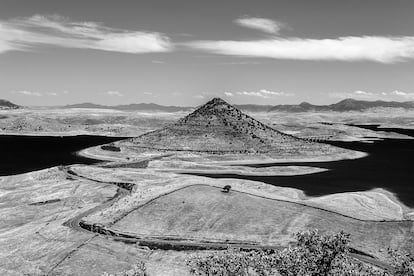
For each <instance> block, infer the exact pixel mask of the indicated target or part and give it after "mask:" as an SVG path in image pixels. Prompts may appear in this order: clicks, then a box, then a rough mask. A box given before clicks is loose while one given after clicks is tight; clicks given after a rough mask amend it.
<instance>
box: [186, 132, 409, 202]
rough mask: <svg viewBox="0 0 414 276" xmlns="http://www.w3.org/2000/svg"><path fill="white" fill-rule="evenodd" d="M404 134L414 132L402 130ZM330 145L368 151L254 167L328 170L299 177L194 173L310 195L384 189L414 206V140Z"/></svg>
mask: <svg viewBox="0 0 414 276" xmlns="http://www.w3.org/2000/svg"><path fill="white" fill-rule="evenodd" d="M401 132H404V134H408V133H409V134H411V135H412V134H414V131H413V130H411V131H406V130H403V131H401ZM326 143H328V144H331V145H334V146H338V147H342V148H346V149H351V150H357V151H362V152H366V153H368V154H369V155H368V156H366V157H364V158H359V159H354V160H340V161H333V162H287V163H274V164H255V165H248V166H251V167H269V166H313V167H320V168H326V169H328V171H324V172H319V173H314V174H307V175H297V176H244V175H243V176H242V175H237V174H194V175H199V176H207V177H212V178H237V179H247V180H253V181H261V182H264V183H268V184H271V185H276V186H282V187H291V188H296V189H300V190H302V191H304V192H305V194H306V195H308V196H323V195H328V194H333V193H341V192H358V191H367V190H371V189H374V188H384V189H386V190H388V191H391V192H392V193H394V194H395V195H396V196H397V198H398V199H399V200H401V201H402V202H403V203H405V204H406V205H407V206H410V207H414V139H384V140H379V141H375V142H373V143H366V142H339V141H330V142H326Z"/></svg>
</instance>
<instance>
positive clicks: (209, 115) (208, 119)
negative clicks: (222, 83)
mask: <svg viewBox="0 0 414 276" xmlns="http://www.w3.org/2000/svg"><path fill="white" fill-rule="evenodd" d="M245 117H247V115H245V114H244V113H242V112H241V111H240V110H238V109H237V108H235V107H234V106H232V105H231V104H229V103H227V102H226V101H224V100H223V99H221V98H214V99H212V100H210V101H208V102H207V103H205V104H204V105H202V106H200V107H199V108H197V109H196V110H195V111H194V112H192V113H190V114H188V115H187V116H185V117H184V118H182V119H180V120H179V121H178V122H177V123H176V124H177V125H183V124H191V125H194V124H197V125H205V124H207V125H221V124H223V123H226V122H227V121H228V120H231V119H230V118H233V120H234V119H238V120H240V119H242V118H245Z"/></svg>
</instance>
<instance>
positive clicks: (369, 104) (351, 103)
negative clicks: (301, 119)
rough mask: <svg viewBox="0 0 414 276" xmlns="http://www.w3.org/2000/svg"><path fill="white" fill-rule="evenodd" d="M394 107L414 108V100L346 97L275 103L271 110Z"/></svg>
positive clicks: (341, 110)
mask: <svg viewBox="0 0 414 276" xmlns="http://www.w3.org/2000/svg"><path fill="white" fill-rule="evenodd" d="M378 107H393V108H414V101H410V102H387V101H360V100H355V99H345V100H342V101H340V102H337V103H335V104H330V105H313V104H310V103H307V102H303V103H301V104H298V105H275V106H273V107H272V108H271V109H269V112H277V111H284V112H307V111H339V112H345V111H363V110H367V109H370V108H378Z"/></svg>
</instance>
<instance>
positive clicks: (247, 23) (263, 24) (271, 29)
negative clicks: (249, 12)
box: [234, 17, 285, 34]
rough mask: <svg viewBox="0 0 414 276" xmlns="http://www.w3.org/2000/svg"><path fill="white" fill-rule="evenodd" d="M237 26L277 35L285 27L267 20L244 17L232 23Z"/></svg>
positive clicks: (282, 24)
mask: <svg viewBox="0 0 414 276" xmlns="http://www.w3.org/2000/svg"><path fill="white" fill-rule="evenodd" d="M234 23H236V24H237V25H239V26H242V27H246V28H250V29H256V30H260V31H262V32H265V33H270V34H277V33H279V31H280V29H281V28H283V27H284V26H285V24H284V23H281V22H277V21H275V20H271V19H268V18H261V17H244V18H238V19H236V20H235V21H234Z"/></svg>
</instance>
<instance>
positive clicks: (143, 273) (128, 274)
mask: <svg viewBox="0 0 414 276" xmlns="http://www.w3.org/2000/svg"><path fill="white" fill-rule="evenodd" d="M101 276H148V274H147V268H146V266H145V263H144V262H143V261H138V262H137V263H136V264H135V265H134V266H133V267H132V269H130V270H126V271H122V272H117V273H115V274H109V273H107V272H104V273H103V274H102V275H101Z"/></svg>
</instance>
